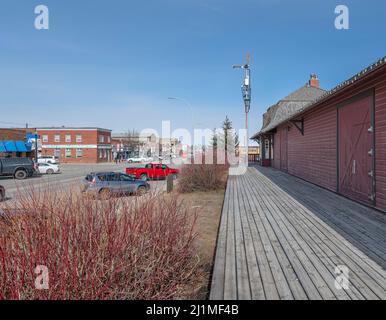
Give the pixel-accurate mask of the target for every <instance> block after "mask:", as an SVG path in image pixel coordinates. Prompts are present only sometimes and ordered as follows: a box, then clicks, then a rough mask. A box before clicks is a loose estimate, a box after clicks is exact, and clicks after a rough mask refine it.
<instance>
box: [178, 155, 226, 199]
mask: <svg viewBox="0 0 386 320" xmlns="http://www.w3.org/2000/svg"><path fill="white" fill-rule="evenodd" d="M216 155H217V154H216V153H215V154H214V157H213V158H214V159H212V158H211V161H210V162H209V161H206V158H205V156H203V158H202V161H201V162H202V163H201V164H195V163H193V164H186V165H184V166H182V168H181V171H180V174H179V177H178V187H177V190H178V191H179V192H180V193H188V192H194V191H212V190H219V189H223V188H224V187H225V184H226V180H227V174H228V170H229V164H227V163H226V164H221V163H218V162H220V161H217V156H216ZM208 162H209V163H208ZM224 162H225V161H224Z"/></svg>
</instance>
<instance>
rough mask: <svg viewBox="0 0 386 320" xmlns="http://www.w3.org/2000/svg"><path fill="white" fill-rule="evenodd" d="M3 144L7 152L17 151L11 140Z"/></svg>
mask: <svg viewBox="0 0 386 320" xmlns="http://www.w3.org/2000/svg"><path fill="white" fill-rule="evenodd" d="M4 146H5V150H6V151H7V152H17V149H16V144H15V142H14V141H13V140H9V141H5V142H4Z"/></svg>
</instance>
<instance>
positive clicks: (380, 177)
mask: <svg viewBox="0 0 386 320" xmlns="http://www.w3.org/2000/svg"><path fill="white" fill-rule="evenodd" d="M375 143H376V151H375V152H376V154H375V159H376V165H375V168H376V169H375V171H376V196H377V207H378V208H380V209H382V210H384V211H386V77H384V79H383V80H382V81H381V82H380V83H379V84H378V85H377V87H376V89H375Z"/></svg>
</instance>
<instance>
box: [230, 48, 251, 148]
mask: <svg viewBox="0 0 386 320" xmlns="http://www.w3.org/2000/svg"><path fill="white" fill-rule="evenodd" d="M250 62H251V58H250V55H249V53H248V54H247V61H246V64H244V65H234V66H233V69H244V82H243V85H242V86H241V93H242V96H243V100H244V111H245V130H246V131H247V132H246V133H247V136H246V140H247V141H245V146H246V148H247V151H246V152H247V154H248V136H249V134H248V114H249V111H250V110H251V92H252V90H251V69H250Z"/></svg>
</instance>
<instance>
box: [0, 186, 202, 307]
mask: <svg viewBox="0 0 386 320" xmlns="http://www.w3.org/2000/svg"><path fill="white" fill-rule="evenodd" d="M15 209H17V210H15ZM5 212H6V213H7V214H6V215H4V214H3V215H1V216H0V299H41V300H44V299H59V300H63V299H64V300H66V299H88V300H89V299H179V298H184V297H185V294H186V292H187V291H189V290H191V288H193V287H194V284H195V277H196V276H198V275H197V272H198V271H197V270H198V267H197V257H196V249H195V246H194V239H195V233H194V225H195V221H196V219H195V214H194V213H193V212H190V211H189V210H188V209H186V207H185V206H184V205H183V204H182V203H181V201H179V200H178V198H177V196H176V195H172V196H166V195H165V196H164V195H159V194H158V195H157V194H150V195H146V196H144V197H130V198H112V199H109V200H106V201H97V200H93V199H89V198H87V197H83V196H81V195H79V194H78V193H76V192H68V193H53V192H49V191H46V192H35V191H33V190H32V191H31V192H30V193H29V194H28V195H25V196H21V199H20V201H19V202H18V204H17V208H14V207H8V208H5ZM39 265H40V266H46V267H47V268H48V274H49V277H48V279H49V289H47V290H38V289H36V288H35V280H36V278H37V276H38V275H37V274H35V273H34V271H35V268H36V267H37V266H39Z"/></svg>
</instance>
